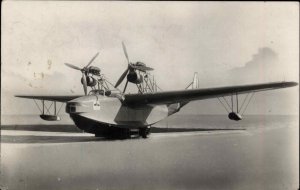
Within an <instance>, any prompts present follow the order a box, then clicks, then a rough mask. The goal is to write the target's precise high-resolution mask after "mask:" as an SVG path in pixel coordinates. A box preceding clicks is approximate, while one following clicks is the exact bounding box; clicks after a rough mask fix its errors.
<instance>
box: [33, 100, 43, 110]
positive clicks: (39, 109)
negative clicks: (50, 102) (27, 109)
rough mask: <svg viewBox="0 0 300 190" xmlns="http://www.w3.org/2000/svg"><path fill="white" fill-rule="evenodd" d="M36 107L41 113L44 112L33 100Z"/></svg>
mask: <svg viewBox="0 0 300 190" xmlns="http://www.w3.org/2000/svg"><path fill="white" fill-rule="evenodd" d="M33 101H34V103H35V105H36V106H37V108H38V109H39V110H40V111H41V113H42V112H43V111H42V109H41V108H40V106H39V105H38V104H37V103H36V101H35V99H33Z"/></svg>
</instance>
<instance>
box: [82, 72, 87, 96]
mask: <svg viewBox="0 0 300 190" xmlns="http://www.w3.org/2000/svg"><path fill="white" fill-rule="evenodd" d="M82 79H83V90H84V94H85V95H87V83H86V76H85V73H84V72H82Z"/></svg>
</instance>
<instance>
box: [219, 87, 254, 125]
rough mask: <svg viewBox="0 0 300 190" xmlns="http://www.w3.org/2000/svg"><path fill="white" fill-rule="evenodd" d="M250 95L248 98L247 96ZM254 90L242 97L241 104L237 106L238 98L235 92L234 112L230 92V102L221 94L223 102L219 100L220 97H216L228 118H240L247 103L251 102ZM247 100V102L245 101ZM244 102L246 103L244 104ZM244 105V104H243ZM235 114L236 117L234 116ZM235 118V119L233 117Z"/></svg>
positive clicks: (232, 96) (232, 98)
mask: <svg viewBox="0 0 300 190" xmlns="http://www.w3.org/2000/svg"><path fill="white" fill-rule="evenodd" d="M249 94H251V95H250V98H248V97H249ZM254 94H255V92H252V93H247V95H246V97H245V98H244V100H243V102H242V104H241V106H240V107H239V98H238V93H236V94H235V101H236V112H235V110H234V94H232V95H231V96H230V98H231V101H230V104H229V102H228V101H227V100H226V98H224V96H222V98H223V100H224V102H225V103H226V104H225V103H223V101H221V99H220V98H219V97H218V100H219V102H220V103H221V105H222V106H223V107H224V109H225V110H226V112H227V113H228V114H229V115H228V117H229V118H230V119H232V118H233V120H241V118H242V116H243V115H244V113H245V111H246V110H247V107H248V105H249V103H250V102H251V100H252V98H253V96H254ZM246 102H247V103H246ZM245 103H246V104H245ZM244 105H246V106H244ZM236 116H237V117H236ZM234 118H235V119H234Z"/></svg>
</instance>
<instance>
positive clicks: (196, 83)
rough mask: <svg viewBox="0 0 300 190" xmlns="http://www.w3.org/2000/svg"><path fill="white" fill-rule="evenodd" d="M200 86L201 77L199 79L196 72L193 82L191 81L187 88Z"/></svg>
mask: <svg viewBox="0 0 300 190" xmlns="http://www.w3.org/2000/svg"><path fill="white" fill-rule="evenodd" d="M197 88H199V79H198V73H197V72H195V73H194V79H193V82H191V83H190V84H189V85H188V87H186V89H197Z"/></svg>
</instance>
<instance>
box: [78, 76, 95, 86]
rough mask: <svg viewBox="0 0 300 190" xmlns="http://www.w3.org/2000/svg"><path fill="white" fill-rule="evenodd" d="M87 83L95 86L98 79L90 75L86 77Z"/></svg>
mask: <svg viewBox="0 0 300 190" xmlns="http://www.w3.org/2000/svg"><path fill="white" fill-rule="evenodd" d="M81 84H83V79H82V78H81ZM86 84H87V86H91V87H93V86H95V85H96V84H97V80H96V79H95V78H93V77H90V76H88V77H86Z"/></svg>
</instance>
